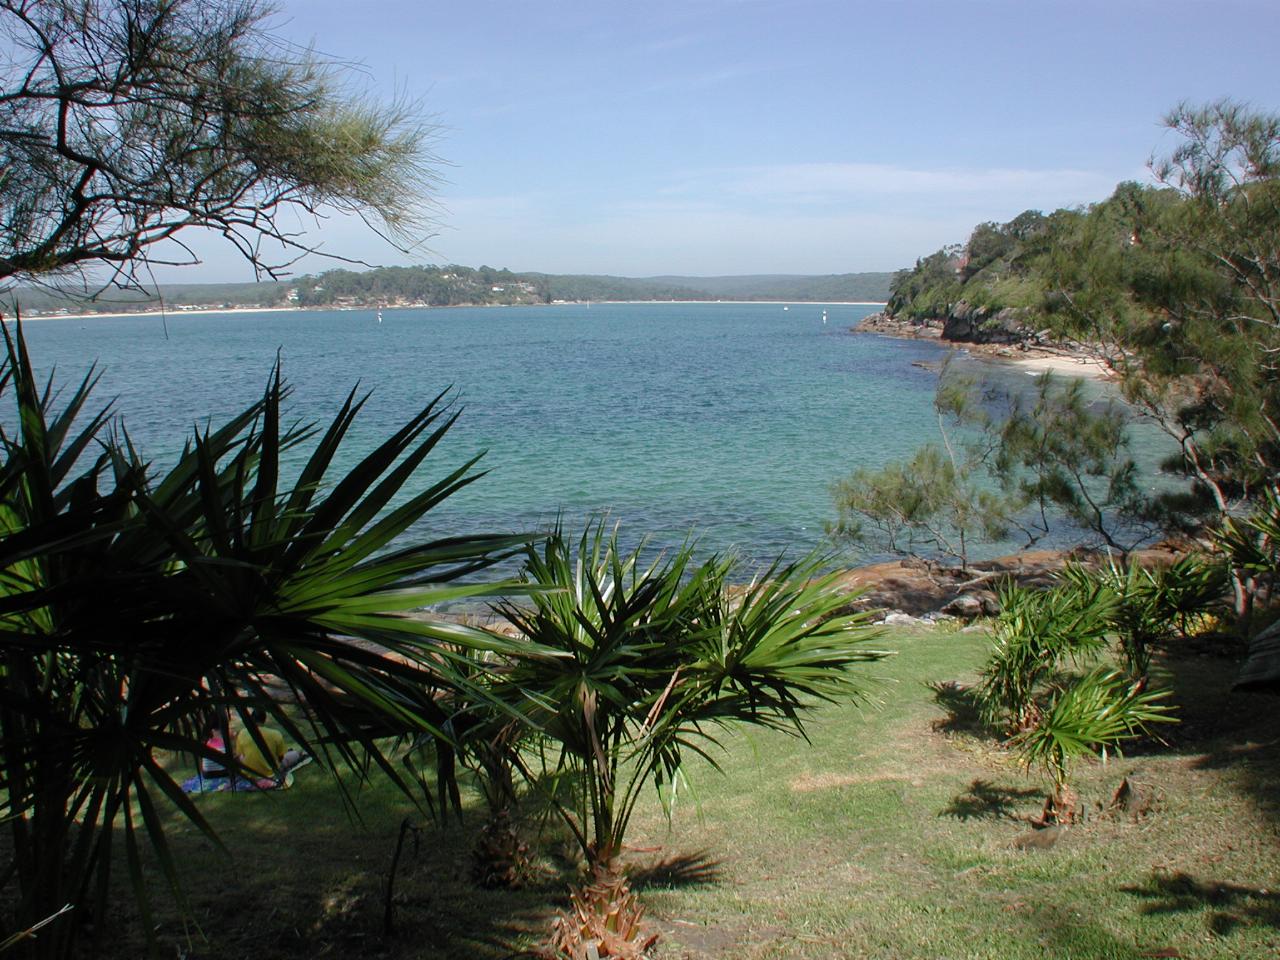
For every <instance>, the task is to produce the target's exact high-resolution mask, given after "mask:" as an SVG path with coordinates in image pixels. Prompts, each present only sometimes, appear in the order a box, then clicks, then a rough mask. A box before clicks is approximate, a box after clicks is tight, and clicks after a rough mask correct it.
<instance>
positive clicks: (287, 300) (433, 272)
mask: <svg viewBox="0 0 1280 960" xmlns="http://www.w3.org/2000/svg"><path fill="white" fill-rule="evenodd" d="M891 276H892V274H888V273H846V274H832V275H825V276H787V275H769V276H742V277H648V278H631V277H612V276H591V275H575V274H549V273H514V272H512V271H511V270H507V269H494V268H493V267H488V266H482V267H479V268H473V267H464V266H459V265H456V264H454V265H448V266H419V267H379V268H377V269H373V270H363V271H355V270H326V271H325V272H323V273H320V274H316V275H306V276H301V277H298V278H297V279H296V280H293V281H291V282H279V283H225V284H218V283H213V284H163V285H161V286H160V287H159V288H158V292H159V296H149V295H146V294H142V293H138V292H136V291H119V290H107V291H104V292H103V293H101V294H100V295H98V296H97V297H95V298H93V299H91V300H86V299H85V298H84V297H83V296H79V297H76V296H73V295H70V294H62V293H59V292H58V291H57V290H56V289H52V288H48V287H42V288H34V287H26V288H22V289H20V290H18V291H14V292H10V293H9V294H7V295H6V296H5V297H4V299H3V301H2V302H0V309H5V310H7V311H12V308H13V305H14V301H15V300H16V301H17V303H18V304H20V305H21V307H22V309H23V311H24V312H26V313H28V314H51V313H57V312H65V313H114V312H129V311H132V310H145V309H153V308H155V307H158V306H159V305H161V303H163V304H164V305H165V306H166V307H169V308H172V309H192V308H206V309H226V308H231V307H280V306H297V307H317V308H323V307H392V306H428V307H445V306H464V305H470V304H485V305H488V304H507V305H510V304H535V303H553V302H556V301H566V302H572V301H583V300H595V301H601V300H791V301H825V300H832V301H848V300H870V301H875V302H880V301H883V300H885V299H886V298H887V297H888V295H889V281H890V278H891Z"/></svg>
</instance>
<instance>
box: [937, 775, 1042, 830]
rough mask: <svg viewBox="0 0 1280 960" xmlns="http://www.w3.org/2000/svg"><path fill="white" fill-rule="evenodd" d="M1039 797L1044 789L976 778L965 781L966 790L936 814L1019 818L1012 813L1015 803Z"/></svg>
mask: <svg viewBox="0 0 1280 960" xmlns="http://www.w3.org/2000/svg"><path fill="white" fill-rule="evenodd" d="M1043 796H1044V792H1043V791H1042V790H1037V789H1035V788H1022V789H1017V788H1013V787H1002V786H1000V785H998V784H994V783H991V782H990V781H988V780H983V779H981V778H979V779H977V780H974V781H973V783H971V784H969V789H968V790H967V791H965V792H964V793H962V794H960V795H959V796H957V797H955V798H953V799H952V801H951V803H950V804H949V805H948V806H947V807H945V808H944V809H943V810H942V812H941V813H939V814H938V816H940V817H954V818H955V819H957V820H1021V819H1023V818H1022V817H1019V816H1018V815H1017V814H1016V812H1015V811H1016V808H1017V804H1018V803H1019V802H1020V801H1023V800H1027V799H1029V798H1031V797H1035V798H1036V799H1037V800H1039V799H1041V798H1042V797H1043Z"/></svg>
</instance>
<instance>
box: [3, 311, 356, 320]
mask: <svg viewBox="0 0 1280 960" xmlns="http://www.w3.org/2000/svg"><path fill="white" fill-rule="evenodd" d="M300 309H302V308H301V307H229V308H227V309H225V310H179V309H176V308H175V309H173V310H123V311H120V312H119V313H45V314H30V313H28V314H24V315H23V317H22V322H23V323H43V322H44V321H46V320H113V319H120V318H122V317H156V318H163V319H166V320H171V319H173V318H174V317H198V316H200V315H202V314H208V313H228V314H238V313H296V312H297V311H298V310H300ZM370 309H374V308H372V307H371V308H370ZM13 319H14V318H13V317H11V316H9V315H8V314H6V315H5V317H4V320H5V322H6V323H11V322H12V321H13Z"/></svg>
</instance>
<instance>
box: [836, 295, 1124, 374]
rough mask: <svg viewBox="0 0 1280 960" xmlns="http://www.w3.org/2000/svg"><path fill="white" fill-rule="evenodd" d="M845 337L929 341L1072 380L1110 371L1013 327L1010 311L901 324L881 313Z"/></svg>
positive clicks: (963, 310)
mask: <svg viewBox="0 0 1280 960" xmlns="http://www.w3.org/2000/svg"><path fill="white" fill-rule="evenodd" d="M850 332H851V333H871V334H878V335H879V336H883V337H897V338H899V339H904V340H934V341H937V342H939V343H944V344H946V345H948V346H950V347H952V348H954V349H956V350H964V351H965V352H967V353H969V354H971V355H973V356H976V357H982V358H985V359H991V360H1009V361H1015V362H1021V363H1026V364H1027V365H1028V366H1034V367H1036V368H1037V369H1052V370H1055V371H1059V372H1065V373H1071V374H1073V375H1076V376H1090V377H1108V376H1110V375H1111V370H1110V369H1109V368H1107V367H1106V366H1105V365H1104V364H1103V363H1101V362H1100V361H1099V360H1098V359H1097V357H1096V355H1094V354H1092V353H1090V352H1088V351H1087V350H1085V349H1083V348H1081V347H1078V346H1071V345H1067V344H1062V343H1059V342H1055V341H1052V340H1049V339H1047V336H1046V335H1045V334H1044V333H1043V332H1040V333H1035V332H1032V331H1030V330H1028V328H1026V327H1025V326H1023V325H1022V324H1021V323H1019V322H1017V320H1016V318H1015V316H1014V314H1013V312H1012V311H1010V310H1007V309H1006V310H1001V311H1000V312H999V313H997V314H995V315H994V316H992V317H987V316H986V315H985V314H984V313H982V312H979V311H973V310H971V309H970V308H968V307H966V305H965V304H963V303H961V304H956V305H955V306H954V307H952V309H951V312H950V313H948V314H947V316H946V317H943V318H933V319H929V320H905V319H902V318H899V317H894V316H891V315H890V314H888V313H885V312H883V311H881V312H880V313H873V314H870V315H869V316H866V317H864V318H863V319H861V320H860V321H858V323H857V324H856V325H855V326H853V327H851V328H850Z"/></svg>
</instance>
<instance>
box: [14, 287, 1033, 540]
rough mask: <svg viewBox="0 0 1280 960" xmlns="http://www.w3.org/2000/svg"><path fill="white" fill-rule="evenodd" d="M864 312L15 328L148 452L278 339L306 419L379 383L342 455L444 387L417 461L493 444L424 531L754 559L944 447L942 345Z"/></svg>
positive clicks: (809, 532) (314, 318)
mask: <svg viewBox="0 0 1280 960" xmlns="http://www.w3.org/2000/svg"><path fill="white" fill-rule="evenodd" d="M873 309H874V308H873V307H864V306H841V305H825V306H824V305H817V304H792V305H790V308H789V309H787V310H784V309H783V306H782V305H781V304H718V303H712V304H594V305H591V306H590V307H588V306H587V305H582V304H572V305H564V306H547V307H528V308H523V307H514V308H483V307H476V308H450V309H435V310H385V311H383V319H382V322H381V323H379V322H378V320H377V318H376V316H375V314H374V312H373V311H367V310H366V311H346V312H344V311H334V312H296V313H264V314H258V315H255V314H224V315H213V316H184V315H182V314H174V315H170V316H169V317H168V318H167V321H166V323H165V324H163V325H162V322H161V320H160V319H158V318H124V319H91V320H59V321H50V322H42V323H32V324H29V325H28V326H27V337H28V341H29V343H30V345H31V349H32V353H33V355H34V357H35V360H36V363H37V365H38V366H39V367H41V368H42V369H46V370H47V369H48V368H49V367H50V366H52V364H54V363H56V364H57V366H58V370H59V376H60V380H61V382H63V383H69V382H70V380H71V379H72V377H78V376H79V375H80V374H81V373H82V372H83V370H84V368H85V367H86V366H87V364H88V363H90V362H92V361H93V360H95V359H96V360H98V361H99V362H100V364H101V366H102V367H103V368H105V376H104V378H103V382H102V385H101V387H100V388H99V393H98V396H99V398H100V399H103V400H105V399H106V398H108V397H111V396H116V397H118V402H117V405H118V409H119V410H120V411H121V412H122V413H123V414H124V416H125V418H126V422H127V424H128V426H129V430H130V433H131V435H132V436H133V438H134V440H135V441H136V442H137V443H138V445H139V446H140V447H141V448H142V450H143V451H144V453H146V454H147V455H148V456H149V457H150V458H151V459H152V460H153V461H156V462H158V463H164V462H165V461H167V460H168V459H169V458H171V457H172V455H173V454H174V453H175V452H176V451H177V450H178V449H179V448H180V446H181V443H182V440H183V438H184V437H185V436H187V435H189V432H190V430H191V427H192V424H193V423H196V422H200V421H203V420H204V419H205V418H207V417H209V416H210V415H213V416H214V417H215V418H220V417H224V416H226V415H228V414H230V413H233V412H235V411H237V410H238V409H240V408H242V407H244V406H245V405H246V404H248V403H249V402H251V401H252V400H254V399H256V397H257V396H258V395H260V393H261V391H262V388H263V386H264V384H265V383H266V379H267V375H268V373H269V371H270V368H271V363H272V361H273V358H274V357H275V354H276V350H277V349H279V350H280V353H281V357H282V361H283V369H284V374H285V377H286V378H287V379H288V380H289V381H290V382H291V383H292V384H293V386H294V392H293V396H292V412H293V413H294V414H295V415H296V416H298V417H299V418H301V419H304V420H317V419H319V420H324V419H327V418H328V417H329V416H331V415H332V414H333V412H334V411H335V410H336V408H337V406H338V405H339V404H340V403H341V401H342V399H343V398H344V397H345V395H346V393H347V391H348V390H350V389H351V388H352V387H353V386H354V385H355V384H356V383H357V381H358V382H359V383H360V384H361V386H362V388H371V389H372V390H373V394H372V396H371V397H370V399H369V401H368V404H367V406H366V409H365V411H364V412H363V414H362V416H361V417H360V419H359V421H358V422H357V426H356V429H355V431H354V434H353V436H352V438H351V439H352V441H353V442H352V444H351V447H350V449H349V452H348V453H349V456H350V457H351V458H352V460H354V458H355V457H356V456H357V455H358V454H360V453H362V452H365V451H367V450H368V449H369V448H370V447H371V446H372V445H373V444H374V443H375V442H377V441H378V440H380V439H383V438H384V437H385V436H386V435H387V434H388V433H389V432H390V431H391V430H393V429H394V428H395V427H396V426H398V425H399V423H400V422H401V421H402V420H403V419H404V417H406V416H407V415H408V413H409V412H410V411H411V410H412V409H413V408H415V407H417V406H419V405H421V404H423V403H425V402H426V401H427V400H428V399H430V398H431V397H432V396H433V395H435V394H436V393H438V392H440V391H442V390H446V389H451V390H452V391H453V396H454V397H455V398H456V399H457V401H458V403H459V404H460V405H461V406H462V407H463V408H464V410H463V413H462V416H461V418H460V419H459V421H458V424H457V425H456V426H455V428H454V429H453V430H452V431H451V433H450V436H449V438H448V439H447V440H446V442H445V443H444V444H443V445H442V449H441V450H440V452H439V453H438V454H433V456H432V458H430V459H429V460H428V467H427V468H426V469H427V470H428V471H430V470H431V469H432V468H431V467H430V464H431V462H432V460H436V461H437V462H438V464H439V465H438V466H437V467H436V468H435V469H436V473H433V474H432V475H438V473H439V472H441V471H442V469H443V466H444V465H454V464H456V463H458V462H460V461H462V460H464V459H466V458H468V457H470V456H472V455H474V454H475V453H478V452H480V451H487V453H486V455H485V457H484V459H483V461H482V463H481V465H482V466H483V467H484V468H487V469H488V471H489V473H488V475H487V476H485V477H483V478H482V479H480V480H479V481H477V482H476V483H474V484H472V485H471V486H470V487H468V488H467V489H466V490H464V491H463V492H462V493H460V494H459V495H458V496H457V497H456V498H454V499H453V500H451V501H450V502H449V503H448V504H447V505H446V506H445V507H444V508H442V509H440V510H438V511H436V512H435V513H434V514H433V516H432V519H431V521H430V525H429V528H428V529H424V530H422V531H419V532H420V533H422V534H433V535H444V534H448V533H452V532H458V531H461V530H463V529H466V530H471V531H481V530H494V531H505V530H523V529H529V528H536V527H545V526H546V525H547V524H549V523H551V522H553V521H554V519H555V517H556V515H557V513H559V512H563V514H564V515H565V516H566V517H568V518H577V517H580V516H582V515H584V514H587V513H593V512H602V511H608V512H609V513H610V515H611V517H612V518H614V519H615V520H618V521H620V522H621V523H622V524H623V528H624V530H625V531H627V532H628V533H629V534H630V536H631V537H634V536H638V535H639V534H640V533H642V532H645V533H648V534H650V536H651V538H652V542H653V543H654V544H655V545H656V546H671V545H674V544H678V543H680V542H682V541H683V540H684V539H685V537H686V536H687V535H688V534H689V532H690V531H691V530H695V531H696V532H697V534H698V535H699V537H700V539H701V541H702V544H703V545H704V547H707V548H710V549H717V550H720V549H729V548H731V547H732V548H736V549H738V550H739V551H740V552H741V553H743V554H745V555H746V556H748V557H751V558H756V559H759V558H763V557H768V556H772V555H774V554H776V553H778V552H780V551H783V550H803V549H808V548H810V547H813V546H815V545H819V544H821V543H822V542H823V523H824V522H825V521H828V520H830V519H831V518H832V508H831V503H830V497H829V493H828V485H829V484H830V483H831V482H832V481H834V480H835V479H837V478H838V477H840V476H842V475H844V474H846V473H847V472H848V471H850V470H852V469H853V468H855V467H857V466H859V465H866V464H871V465H875V464H880V463H883V462H884V461H886V460H889V459H891V458H895V457H902V456H905V455H906V454H908V453H910V452H911V451H912V450H913V449H914V448H915V447H916V446H917V445H918V444H920V443H922V442H926V441H929V440H934V439H936V438H937V420H936V417H935V415H934V412H933V409H932V405H931V404H932V399H933V392H934V385H935V382H936V377H937V373H936V369H934V366H935V362H936V361H939V360H940V359H941V358H942V357H943V355H944V354H945V353H946V352H947V351H946V348H944V347H941V346H939V345H937V344H935V343H929V342H921V341H908V340H892V339H888V338H883V337H878V336H850V335H849V334H848V332H847V331H848V328H849V327H850V326H852V325H853V324H854V322H856V321H857V320H858V319H860V318H861V317H862V316H864V315H865V314H867V313H870V312H871V311H872V310H873ZM824 311H825V312H826V314H827V322H826V323H825V325H824V323H823V319H822V318H823V312H824ZM165 326H167V336H166V332H165ZM916 364H923V366H921V365H916ZM1010 376H1024V375H1022V374H1020V373H1019V374H1010ZM6 414H7V411H6Z"/></svg>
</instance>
